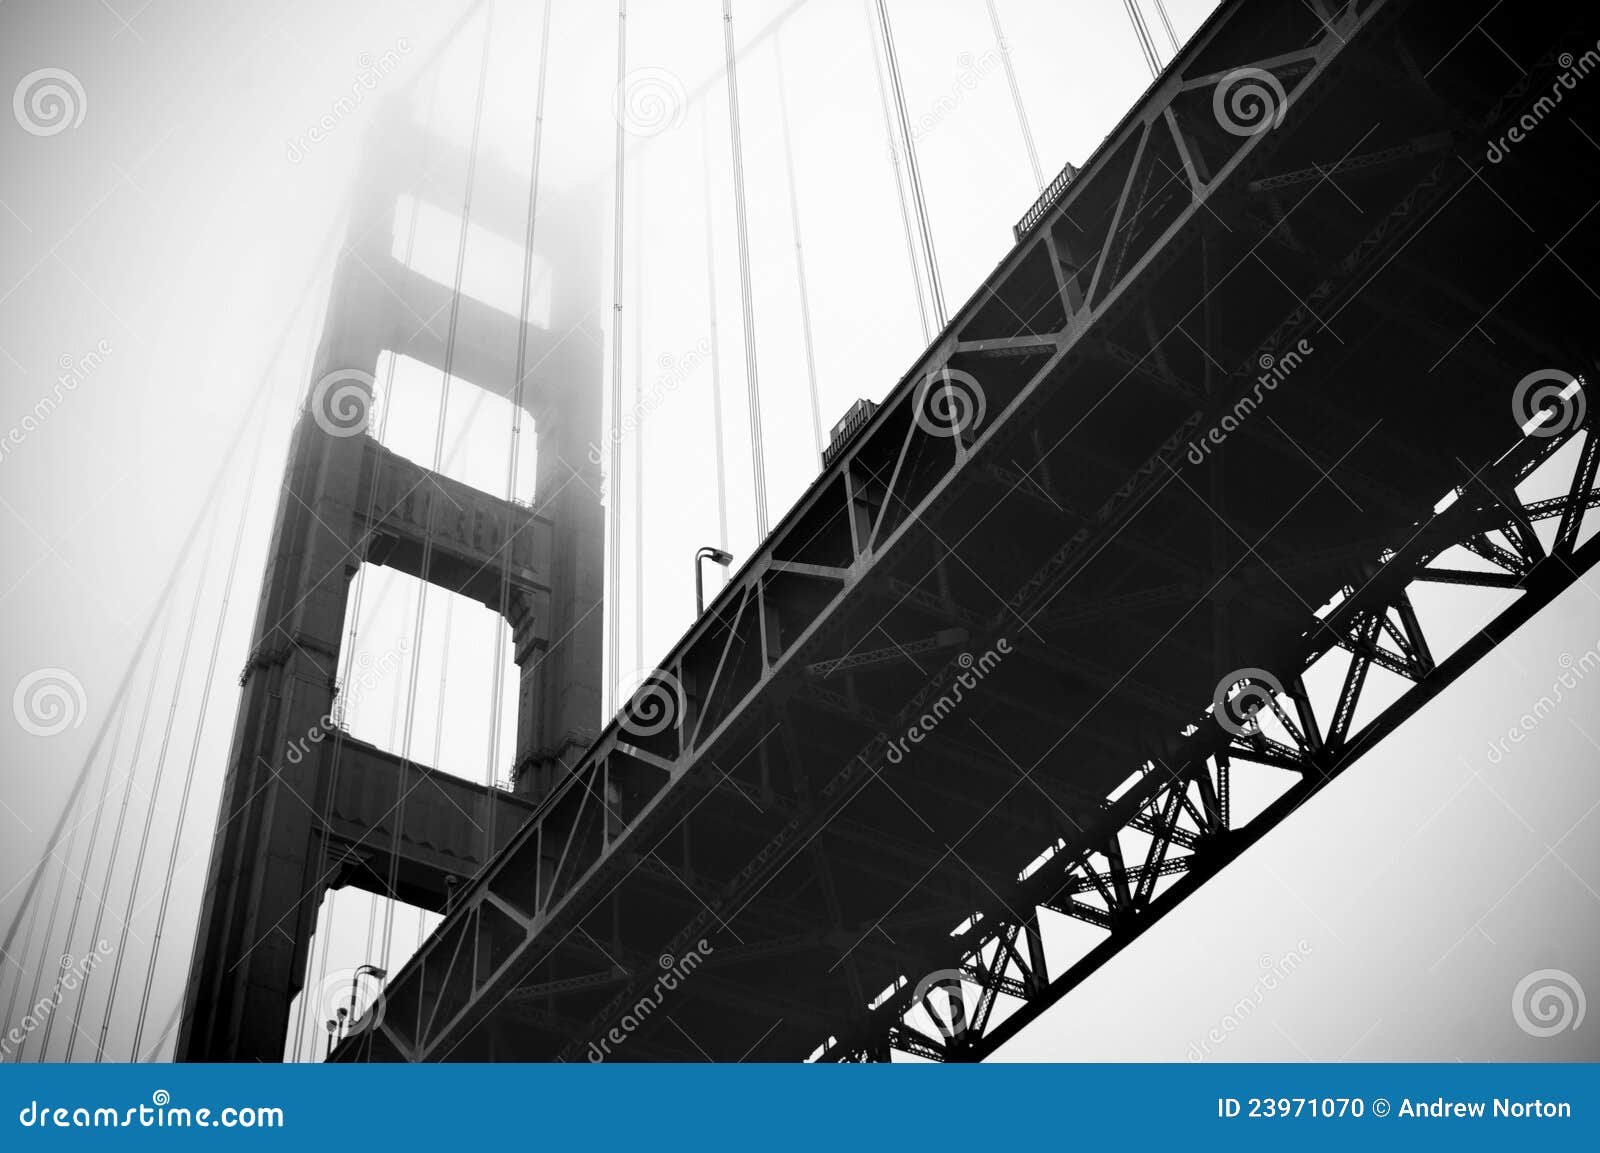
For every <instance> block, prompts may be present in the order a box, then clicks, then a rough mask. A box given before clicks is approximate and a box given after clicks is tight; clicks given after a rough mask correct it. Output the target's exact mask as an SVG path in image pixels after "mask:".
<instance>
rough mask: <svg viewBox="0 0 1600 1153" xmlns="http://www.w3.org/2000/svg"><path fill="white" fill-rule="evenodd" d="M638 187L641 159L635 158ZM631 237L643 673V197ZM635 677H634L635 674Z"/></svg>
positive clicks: (637, 586)
mask: <svg viewBox="0 0 1600 1153" xmlns="http://www.w3.org/2000/svg"><path fill="white" fill-rule="evenodd" d="M638 171H639V176H638V180H639V186H640V187H641V188H647V187H649V186H648V185H647V184H645V182H644V157H642V156H641V157H640V158H639V169H638ZM637 203H638V207H636V208H635V209H634V212H635V213H636V214H637V215H638V225H637V228H636V230H635V233H634V237H633V432H632V434H631V435H632V437H633V667H634V668H635V669H637V670H639V671H640V672H641V673H642V672H643V670H644V238H645V236H646V231H645V226H644V197H642V196H641V197H639V198H638V202H637ZM636 675H637V674H636Z"/></svg>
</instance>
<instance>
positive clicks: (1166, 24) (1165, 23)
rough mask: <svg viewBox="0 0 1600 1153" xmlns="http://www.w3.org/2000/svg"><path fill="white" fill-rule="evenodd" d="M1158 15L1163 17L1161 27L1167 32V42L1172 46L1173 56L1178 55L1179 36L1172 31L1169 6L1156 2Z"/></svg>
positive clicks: (1159, 1)
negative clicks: (1168, 12) (1168, 11)
mask: <svg viewBox="0 0 1600 1153" xmlns="http://www.w3.org/2000/svg"><path fill="white" fill-rule="evenodd" d="M1156 13H1157V15H1159V16H1160V17H1161V26H1162V27H1163V28H1165V29H1166V30H1167V40H1168V41H1170V42H1171V44H1172V54H1173V55H1174V56H1176V55H1177V54H1178V34H1177V33H1176V32H1174V31H1173V30H1172V18H1171V17H1170V16H1168V15H1167V6H1166V4H1164V3H1163V2H1162V0H1156Z"/></svg>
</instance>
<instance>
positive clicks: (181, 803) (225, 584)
mask: <svg viewBox="0 0 1600 1153" xmlns="http://www.w3.org/2000/svg"><path fill="white" fill-rule="evenodd" d="M266 439H267V422H266V421H265V420H263V421H262V422H261V428H260V430H259V431H258V432H257V433H256V444H255V448H254V449H253V450H252V451H251V454H250V470H249V472H248V474H247V475H246V476H245V482H244V491H243V497H242V501H241V503H242V505H243V507H242V508H241V509H240V510H239V523H238V524H237V525H236V526H235V527H234V532H233V549H232V551H231V552H230V554H229V556H228V573H227V576H225V577H224V578H223V581H222V603H221V604H220V605H219V606H218V608H217V628H216V631H215V632H214V633H213V634H212V637H211V657H210V659H209V660H208V661H207V663H206V675H205V680H204V681H202V682H201V687H200V711H199V715H198V716H197V717H196V718H195V722H194V742H193V743H192V744H191V745H190V746H189V766H188V768H187V769H186V770H184V775H183V792H182V793H180V794H179V797H178V819H177V824H176V826H175V827H174V828H173V830H172V847H171V848H170V849H168V851H167V871H166V876H165V877H164V878H163V880H162V883H161V905H160V908H159V910H158V911H157V913H156V931H155V936H154V937H152V938H151V941H150V963H149V965H148V967H147V968H146V969H145V974H144V993H143V995H142V996H141V997H140V998H139V1015H138V1016H137V1017H135V1018H134V1027H133V1044H132V1045H130V1046H129V1050H128V1059H129V1060H130V1061H137V1060H138V1059H139V1042H140V1041H141V1040H143V1038H144V1020H145V1015H146V1014H147V1013H149V1011H150V990H151V987H152V985H153V984H154V983H155V978H156V965H157V962H158V961H159V960H160V958H161V931H162V929H163V928H165V926H166V923H167V907H168V903H169V902H170V900H171V898H172V878H173V876H174V874H175V873H176V872H177V868H178V849H179V847H180V846H181V845H182V843H183V824H184V818H185V817H187V816H188V815H189V794H190V792H191V790H192V789H193V787H194V769H195V765H196V764H197V763H198V762H199V760H200V741H201V738H202V737H204V735H205V728H206V710H207V707H208V706H209V705H210V703H211V689H212V687H213V685H214V684H215V682H216V676H217V656H218V654H219V653H221V651H222V633H223V629H224V628H225V627H226V626H227V623H228V603H229V601H230V599H231V598H232V596H233V582H234V578H235V576H237V574H238V571H239V549H240V546H241V545H242V544H243V543H244V527H245V524H246V523H247V522H248V521H249V519H250V518H249V516H248V515H247V514H248V512H249V509H250V497H251V494H252V492H253V490H254V488H255V480H256V468H257V466H258V465H259V464H260V463H261V446H262V445H263V444H264V443H265V442H266ZM202 572H203V570H202ZM197 599H198V598H197ZM154 805H155V796H154V794H152V795H151V807H152V808H154Z"/></svg>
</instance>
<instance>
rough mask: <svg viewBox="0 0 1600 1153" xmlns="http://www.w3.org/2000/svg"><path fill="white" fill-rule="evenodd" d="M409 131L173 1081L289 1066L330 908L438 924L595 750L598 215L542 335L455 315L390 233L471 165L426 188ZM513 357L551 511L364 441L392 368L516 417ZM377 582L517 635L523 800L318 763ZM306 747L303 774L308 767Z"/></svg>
mask: <svg viewBox="0 0 1600 1153" xmlns="http://www.w3.org/2000/svg"><path fill="white" fill-rule="evenodd" d="M416 133H417V129H416V127H415V126H414V125H412V124H410V123H406V122H399V121H395V120H391V122H390V123H387V124H384V125H380V130H379V131H377V132H374V133H373V135H372V137H371V138H370V139H369V141H368V143H367V146H366V148H365V152H364V157H363V161H362V166H361V169H360V171H359V173H358V178H357V180H356V182H355V195H354V197H353V202H352V208H351V213H350V219H349V224H348V232H347V235H346V239H345V242H344V244H343V245H341V247H340V251H339V256H338V260H337V264H336V268H335V271H334V276H333V285H332V291H331V294H330V299H329V303H328V306H327V314H326V317H325V320H324V323H323V328H322V337H321V341H320V345H319V348H318V350H317V354H316V358H315V362H314V367H313V369H312V373H311V382H310V385H309V387H308V390H307V395H306V401H305V405H304V408H303V410H302V413H301V416H300V418H299V420H298V423H297V426H296V428H295V430H294V433H293V436H292V441H291V445H290V450H289V456H288V464H287V468H286V472H285V476H284V480H283V484H282V495H281V497H280V500H279V504H278V510H277V517H276V523H275V526H274V528H273V534H272V542H271V545H270V550H269V555H268V558H267V564H266V572H265V577H264V580H263V582H262V592H261V600H260V605H259V608H258V610H257V615H256V621H255V625H254V629H253V634H252V648H251V652H250V656H249V660H248V663H247V665H246V668H245V670H244V674H243V679H242V684H243V695H242V697H241V700H240V704H239V709H238V716H237V719H236V722H235V731H234V738H233V744H232V748H231V753H230V759H229V763H228V769H227V776H226V780H225V783H224V788H223V795H222V801H221V806H220V811H219V821H218V825H219V827H218V830H217V833H216V838H215V841H214V844H213V848H212V857H211V862H210V866H209V870H208V874H207V881H206V887H205V891H204V896H203V905H202V911H201V916H200V922H199V929H198V932H197V935H196V940H195V945H194V954H193V961H192V964H191V968H190V972H189V983H188V987H187V989H186V990H185V993H184V1001H183V1013H182V1026H181V1032H180V1035H179V1040H178V1046H177V1058H178V1059H179V1060H188V1061H234V1060H243V1061H247V1060H252V1059H261V1060H269V1061H276V1060H279V1059H281V1057H282V1055H283V1050H284V1043H285V1038H286V1037H287V1035H288V1032H289V1024H290V1009H291V1005H292V1003H293V1000H294V998H295V996H296V994H297V993H299V992H300V989H301V985H302V983H303V975H304V973H305V970H306V960H307V956H308V952H309V948H310V944H311V939H312V936H313V933H314V929H315V925H316V922H317V915H318V910H319V907H320V905H321V902H322V899H323V897H324V895H325V894H326V893H327V891H328V890H329V889H331V888H336V887H340V886H343V885H353V886H356V887H359V888H365V889H367V890H369V891H372V892H376V893H380V894H383V895H394V896H398V897H399V898H401V899H403V900H405V901H407V902H409V903H411V904H414V905H419V906H421V907H424V908H428V909H431V910H433V911H440V912H442V911H443V910H444V908H445V906H446V904H447V901H448V898H449V895H450V893H451V892H452V891H453V889H454V886H455V885H456V884H457V882H458V881H460V880H464V879H465V878H467V877H469V876H471V875H472V874H473V873H474V872H475V871H476V870H477V868H478V866H479V865H481V864H482V862H483V861H484V860H486V859H487V857H488V856H490V855H492V853H493V850H494V849H495V848H498V846H499V845H500V844H503V843H504V841H505V840H506V839H508V838H509V837H510V836H511V834H512V833H514V832H515V830H516V828H517V826H518V825H519V824H521V822H522V820H523V819H524V818H525V817H526V816H527V815H528V814H529V813H530V812H531V811H532V809H533V806H534V805H535V804H536V803H537V801H538V800H539V799H540V798H541V797H542V796H543V795H544V794H545V793H547V792H548V791H549V790H550V789H551V788H552V787H554V785H555V784H556V783H558V782H559V781H560V780H561V778H562V777H563V776H564V774H565V772H566V770H567V766H569V765H570V764H571V763H572V762H574V761H575V760H576V759H577V758H578V757H579V756H580V755H581V753H582V752H583V750H584V749H585V748H587V747H588V745H589V744H590V743H591V742H592V741H593V739H594V737H595V734H596V730H597V728H598V723H599V719H600V709H601V698H600V692H601V630H602V619H603V613H602V611H601V595H602V594H601V588H602V580H603V544H602V541H603V534H604V521H603V512H602V509H601V501H600V495H599V494H600V489H601V479H600V475H599V468H598V465H597V464H595V463H592V461H591V457H593V458H594V460H596V461H597V460H598V459H599V454H598V453H597V452H595V451H593V446H594V445H596V444H597V443H598V442H599V440H600V435H601V434H600V420H601V408H600V397H601V390H600V381H601V372H602V365H601V341H600V340H599V338H598V335H597V333H596V331H595V330H594V329H593V328H592V327H591V325H592V324H593V321H594V318H595V317H597V316H598V315H599V312H598V310H597V308H596V303H597V301H598V293H599V277H598V270H599V253H598V251H597V249H596V248H595V247H594V243H595V237H596V236H597V230H596V229H595V228H594V227H593V222H592V221H590V220H589V219H588V217H587V215H586V209H585V203H586V198H584V197H582V196H577V195H571V194H568V195H565V196H563V195H562V194H561V193H559V192H552V191H551V190H549V189H540V190H539V200H538V204H537V221H536V225H537V226H536V229H535V231H534V233H533V235H534V237H535V241H534V249H535V252H534V257H535V262H534V263H535V265H536V267H537V268H539V269H541V270H546V271H548V274H549V280H548V283H549V285H550V291H549V301H550V303H549V307H548V314H547V315H546V316H540V317H536V318H530V319H529V321H528V322H527V324H526V327H525V330H524V331H522V332H520V333H519V331H518V329H519V326H521V325H522V324H523V322H522V319H521V318H520V317H517V316H513V315H511V314H508V313H506V312H503V311H500V310H498V309H496V308H493V307H491V306H489V305H488V304H486V303H484V302H482V301H478V300H474V299H471V298H469V297H467V296H466V295H464V294H463V295H461V296H460V297H459V299H456V300H452V295H453V290H452V286H451V285H448V284H443V283H440V282H438V281H436V280H433V279H430V278H428V277H425V276H422V275H420V274H419V273H418V272H416V271H414V270H413V269H412V268H410V267H407V265H406V263H405V262H404V261H403V260H401V259H399V258H397V256H396V255H395V253H396V251H397V250H398V245H397V242H396V236H397V227H396V226H397V221H399V220H401V216H400V213H399V209H400V207H401V205H402V202H403V201H404V199H405V197H406V196H407V195H409V196H411V197H412V200H411V211H412V212H413V213H415V212H417V211H418V210H419V206H420V205H423V204H432V205H435V206H437V207H439V208H442V209H444V210H446V211H448V212H450V213H451V214H452V215H456V216H457V217H458V218H459V215H460V214H461V212H462V185H461V182H460V174H461V173H463V172H471V171H472V168H471V167H469V165H468V164H467V156H466V153H465V150H464V149H462V148H460V147H458V146H455V145H453V144H449V143H446V142H444V141H441V140H438V139H427V140H424V142H423V144H422V149H421V151H422V157H423V159H424V161H425V163H424V164H422V165H419V163H418V156H417V150H416V149H412V148H407V149H403V150H400V149H396V148H395V147H394V143H395V138H396V136H397V135H400V134H409V135H410V137H411V138H412V139H415V136H416ZM404 138H405V137H404V136H403V135H402V136H401V139H404ZM419 167H420V168H422V170H423V172H424V176H423V178H422V180H421V187H420V188H418V187H415V186H416V185H417V184H418V170H419ZM476 174H477V179H476V180H475V182H474V185H475V187H474V194H473V200H472V202H471V211H470V214H469V216H470V220H471V222H472V224H473V225H475V226H478V227H481V228H483V229H485V230H487V231H488V232H490V233H492V234H495V235H498V236H500V237H502V238H504V239H506V240H509V241H511V242H513V243H514V244H515V245H517V246H518V248H519V249H522V248H523V246H524V245H525V244H526V243H527V237H528V217H529V211H530V210H529V204H528V196H527V179H526V177H525V176H523V177H519V176H517V175H514V174H513V173H511V172H509V171H505V170H500V171H496V170H495V168H494V167H493V166H492V165H487V164H485V163H484V162H482V161H480V162H479V163H478V164H477V165H476ZM541 299H542V297H541ZM530 311H532V310H530ZM447 321H448V324H447ZM447 327H448V329H449V330H450V331H452V332H453V336H454V339H453V340H451V339H449V335H448V334H447ZM519 339H520V340H521V341H523V342H525V344H524V363H525V365H526V368H525V370H524V374H523V375H524V381H523V387H522V389H521V391H520V399H521V407H522V409H523V411H524V412H525V414H526V417H527V418H528V419H529V420H531V422H532V425H533V429H534V432H535V436H536V438H537V439H536V449H537V460H538V464H537V470H536V481H535V492H534V493H532V494H516V496H517V497H520V498H522V499H515V498H514V499H512V500H510V501H508V500H506V499H504V498H503V497H501V496H499V495H491V494H490V493H487V492H483V491H480V490H478V489H475V488H472V487H470V486H468V485H465V484H461V483H459V482H457V481H454V480H452V479H449V478H447V477H445V476H442V475H438V474H436V473H434V472H433V471H431V470H430V469H428V468H427V467H425V466H424V464H423V463H419V462H412V461H409V460H406V459H404V458H402V457H400V456H399V455H397V454H395V453H393V452H390V451H389V450H387V449H385V448H384V447H383V446H382V445H380V444H379V443H378V441H377V440H376V439H375V437H374V436H373V435H372V432H373V430H372V429H369V428H368V418H369V417H371V416H373V415H374V410H373V406H372V402H373V386H374V381H375V374H376V373H377V371H378V362H379V357H380V355H381V354H383V353H384V352H388V353H391V354H392V355H394V356H401V355H404V356H407V357H410V358H412V359H414V360H417V361H420V362H422V363H424V364H426V365H428V366H430V367H432V368H434V369H436V370H438V371H441V372H445V371H448V372H449V373H450V374H451V376H452V378H453V381H454V384H453V387H459V386H460V385H462V384H465V385H470V386H472V387H475V388H479V389H486V390H489V391H491V392H494V393H497V394H500V395H504V396H507V397H508V398H509V397H514V396H516V395H517V393H516V375H517V360H518V345H519ZM383 399H384V400H387V398H383ZM523 428H524V433H525V432H526V429H527V423H526V422H524V425H523ZM524 443H526V441H524ZM524 451H525V450H524ZM529 497H531V499H528V498H529ZM363 563H370V564H379V565H387V566H390V567H393V568H395V569H398V570H399V571H402V572H405V573H407V574H409V575H411V576H413V577H416V578H418V579H420V580H422V581H425V582H428V583H429V584H430V585H434V586H438V587H442V588H446V589H449V590H450V591H452V592H455V593H458V594H461V595H464V596H466V597H469V598H471V599H473V600H476V601H478V602H480V603H482V604H484V605H485V606H487V607H489V608H490V609H492V610H494V611H497V612H499V613H501V614H502V615H503V616H504V618H505V620H506V622H507V624H508V625H509V626H510V628H511V630H512V638H513V645H514V656H515V661H516V664H517V666H518V669H519V689H518V713H517V722H516V743H515V763H514V765H513V766H511V767H512V773H513V779H514V780H515V782H516V785H515V789H514V791H512V792H507V791H505V790H503V789H500V788H486V787H483V786H479V785H474V784H472V783H469V782H467V781H464V780H461V779H460V778H456V777H451V776H448V775H446V774H443V773H438V772H435V771H434V770H433V769H432V768H430V767H429V766H426V765H421V764H417V763H415V762H414V761H410V762H405V761H402V759H401V758H400V757H397V756H394V755H391V754H389V753H386V752H384V751H382V750H380V749H377V748H375V747H373V746H371V745H368V744H366V743H365V742H361V741H358V740H355V739H354V738H353V737H350V736H349V734H347V733H338V734H336V736H335V737H330V738H329V739H322V740H320V741H313V742H312V743H310V744H309V745H308V743H307V742H306V740H305V738H306V737H307V735H308V734H312V733H316V732H318V731H321V732H324V733H325V732H327V731H328V729H327V722H326V721H325V718H329V717H331V716H333V717H336V716H337V713H336V701H337V698H338V693H339V687H338V684H337V683H336V675H335V674H336V671H337V670H338V668H339V665H340V646H341V641H342V638H343V637H344V635H345V633H346V626H347V622H346V619H345V618H346V602H347V592H348V589H349V585H350V583H351V580H352V578H353V577H354V576H355V574H356V573H357V571H358V570H359V569H360V567H361V565H362V564H363ZM297 744H298V746H299V747H300V748H301V749H302V750H303V749H305V748H309V750H310V751H309V753H306V752H302V753H301V754H300V755H298V757H291V756H290V755H289V750H290V749H291V747H292V746H296V745H297ZM336 749H337V752H336V751H335V750H336ZM402 798H404V802H403V803H402ZM491 829H492V830H494V833H493V841H494V842H495V843H494V844H493V845H490V844H489V843H488V842H489V840H490V835H489V834H488V832H487V831H488V830H491ZM391 846H395V847H394V850H393V853H391ZM396 855H397V856H399V858H400V860H399V861H398V862H396V861H395V860H394V859H393V858H394V856H396ZM391 869H393V870H394V871H395V872H394V875H396V876H398V878H399V881H398V885H397V891H396V893H394V894H389V893H388V892H387V889H388V885H387V879H388V878H389V877H390V876H391Z"/></svg>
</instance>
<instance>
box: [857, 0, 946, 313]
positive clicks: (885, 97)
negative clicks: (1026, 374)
mask: <svg viewBox="0 0 1600 1153" xmlns="http://www.w3.org/2000/svg"><path fill="white" fill-rule="evenodd" d="M862 2H863V8H862V12H863V13H864V14H865V15H866V18H867V39H868V40H869V41H870V42H871V44H872V71H873V74H874V75H875V76H876V77H877V81H878V102H879V103H880V104H881V105H882V106H883V131H884V139H885V141H886V142H887V144H888V146H889V163H890V165H891V166H892V167H893V169H894V191H895V196H896V198H897V199H898V200H899V202H900V226H901V228H902V229H903V230H904V232H905V237H906V260H907V261H908V262H909V263H910V265H911V286H912V287H913V288H914V289H916V292H917V314H918V316H919V317H921V319H922V339H923V342H924V343H926V342H927V341H930V340H932V339H933V329H932V328H930V327H929V325H928V301H927V298H926V297H925V296H924V295H923V291H922V268H921V266H920V265H919V264H918V263H917V244H916V241H914V240H913V239H912V238H911V209H910V207H909V206H908V205H907V204H906V185H905V180H904V179H903V178H902V177H901V175H900V144H899V142H898V140H896V138H895V127H894V113H893V111H892V110H891V109H890V107H889V86H888V84H887V82H886V81H885V80H884V78H883V50H882V49H881V48H879V47H878V28H877V25H876V23H875V22H874V20H873V18H872V12H873V7H872V5H873V0H862Z"/></svg>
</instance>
